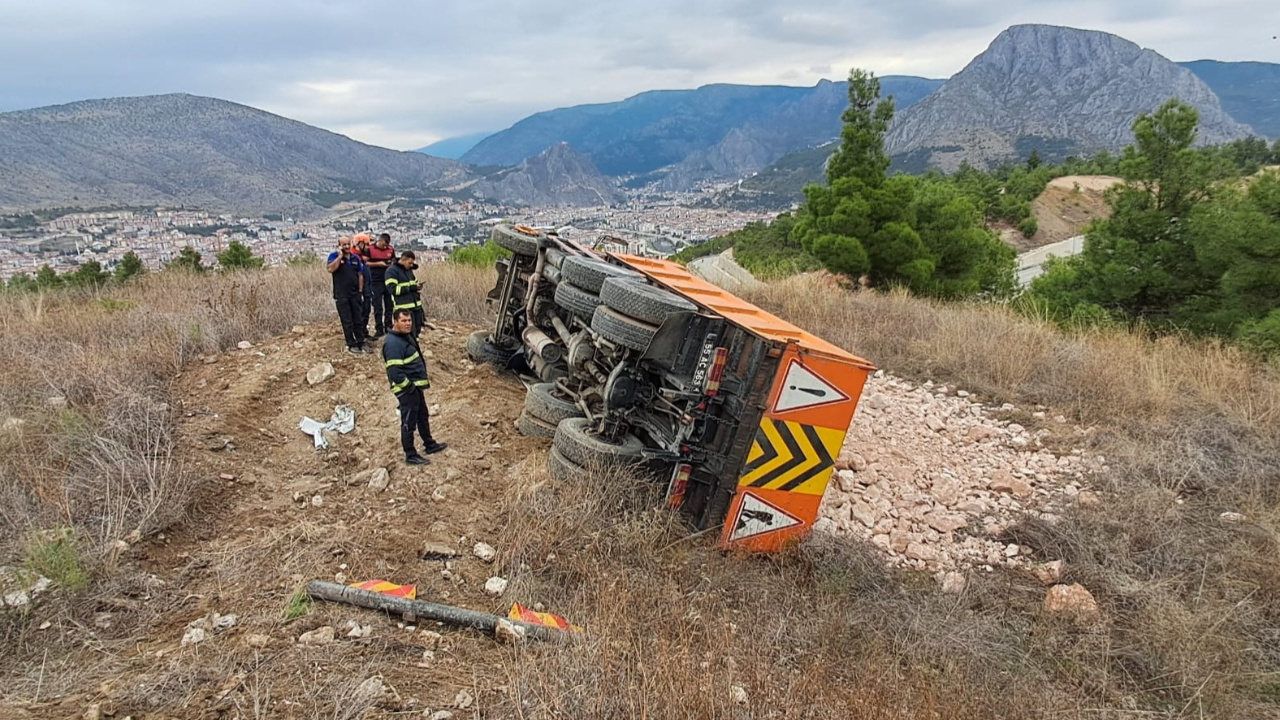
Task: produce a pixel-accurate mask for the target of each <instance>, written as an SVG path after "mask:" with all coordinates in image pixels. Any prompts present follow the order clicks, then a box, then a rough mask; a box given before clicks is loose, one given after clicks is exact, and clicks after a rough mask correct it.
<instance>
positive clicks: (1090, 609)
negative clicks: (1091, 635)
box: [1044, 583, 1101, 622]
mask: <svg viewBox="0 0 1280 720" xmlns="http://www.w3.org/2000/svg"><path fill="white" fill-rule="evenodd" d="M1044 610H1045V612H1047V613H1049V614H1051V615H1064V616H1070V617H1072V618H1074V619H1076V620H1078V621H1080V622H1094V621H1096V620H1097V619H1098V618H1099V617H1100V616H1101V611H1100V610H1099V609H1098V603H1097V601H1096V600H1094V599H1093V594H1092V593H1090V592H1089V591H1088V590H1086V589H1085V587H1084V586H1083V585H1081V584H1079V583H1075V584H1072V585H1054V586H1053V587H1051V588H1049V592H1047V593H1045V596H1044Z"/></svg>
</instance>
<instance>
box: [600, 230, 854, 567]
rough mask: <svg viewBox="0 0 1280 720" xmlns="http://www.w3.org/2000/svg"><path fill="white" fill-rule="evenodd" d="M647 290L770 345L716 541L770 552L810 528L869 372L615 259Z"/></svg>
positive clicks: (675, 278)
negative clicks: (757, 411) (742, 459)
mask: <svg viewBox="0 0 1280 720" xmlns="http://www.w3.org/2000/svg"><path fill="white" fill-rule="evenodd" d="M614 257H616V258H617V259H618V260H621V261H622V262H623V263H625V264H626V265H628V266H630V267H631V268H633V269H635V270H637V271H639V272H642V273H644V274H645V275H647V276H648V277H649V278H650V279H652V280H653V281H654V282H656V283H658V284H659V285H662V286H664V287H666V288H667V289H669V290H671V291H673V292H675V293H677V294H679V295H681V296H683V297H686V298H688V299H689V300H692V301H693V302H694V303H696V304H697V305H699V306H700V307H702V308H703V309H704V310H706V311H710V312H712V313H715V314H717V315H720V316H721V317H724V318H725V319H726V320H728V321H729V322H731V323H733V324H735V325H737V326H739V327H741V328H743V329H744V330H747V331H749V332H751V333H754V334H755V335H757V336H759V337H762V338H765V339H767V340H770V341H773V342H774V343H775V346H774V347H775V350H774V351H771V352H775V351H776V352H777V353H778V356H780V358H781V359H780V362H779V365H778V370H777V373H776V375H775V377H774V380H773V384H772V387H771V389H770V391H769V396H768V398H767V399H766V400H765V406H764V413H763V416H762V417H761V419H760V425H759V427H758V428H757V430H756V436H755V440H754V442H753V443H752V446H751V450H750V453H749V454H748V455H747V459H746V463H745V464H744V465H743V467H742V469H741V471H740V473H739V476H738V487H737V491H736V493H735V494H734V497H733V500H732V502H731V503H730V505H729V512H728V515H727V517H726V520H725V523H724V526H723V528H722V529H721V533H720V546H721V548H723V549H726V550H742V551H746V552H776V551H779V550H782V549H784V548H786V547H788V546H790V545H792V544H794V543H797V542H799V541H800V540H801V539H803V538H804V536H805V535H807V534H808V532H809V530H810V529H811V528H812V527H813V523H814V522H815V521H817V519H818V509H819V506H820V505H821V504H822V496H823V493H825V492H826V489H827V484H828V483H829V482H830V480H831V475H832V473H833V472H834V469H835V467H834V466H835V462H836V459H837V458H838V457H839V454H840V448H841V446H842V445H843V444H844V437H845V434H846V432H847V431H848V429H849V423H850V422H852V420H853V414H854V411H855V410H856V409H857V406H858V399H859V397H860V396H861V395H862V388H863V385H865V384H866V381H867V376H868V375H869V374H870V373H872V372H874V371H875V369H876V368H875V366H874V365H872V364H871V363H870V362H868V361H867V360H865V359H863V358H860V357H857V356H856V355H852V354H850V353H848V352H846V351H845V350H843V349H842V348H839V347H836V346H835V345H832V344H831V343H829V342H827V341H826V340H823V339H822V338H820V337H818V336H816V335H813V334H811V333H808V332H805V331H804V330H801V329H800V328H798V327H796V326H795V325H792V324H791V323H789V322H787V321H785V320H783V319H782V318H779V317H777V316H776V315H772V314H770V313H768V312H765V311H764V310H762V309H760V308H758V307H756V306H755V305H752V304H751V303H749V302H747V301H745V300H743V299H741V298H739V297H737V296H736V295H733V294H731V293H728V292H726V291H725V290H723V289H721V288H719V287H717V286H715V285H712V284H711V283H709V282H707V281H705V280H702V279H700V278H697V277H694V276H693V275H691V274H689V272H688V271H687V270H685V269H684V268H683V267H682V266H680V265H677V264H676V263H673V262H669V261H666V260H654V259H651V258H643V257H636V256H633V255H615V256H614Z"/></svg>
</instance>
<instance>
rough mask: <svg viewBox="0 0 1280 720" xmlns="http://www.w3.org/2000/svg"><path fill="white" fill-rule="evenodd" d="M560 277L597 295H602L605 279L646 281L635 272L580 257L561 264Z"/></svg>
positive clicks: (568, 259) (571, 258)
mask: <svg viewBox="0 0 1280 720" xmlns="http://www.w3.org/2000/svg"><path fill="white" fill-rule="evenodd" d="M560 277H562V278H564V281H565V282H568V283H570V284H573V285H577V286H578V287H580V288H582V289H583V290H586V291H588V292H593V293H596V294H597V295H598V294H600V286H601V285H602V284H603V283H604V279H605V278H610V277H616V278H627V279H631V280H638V281H643V280H644V276H643V275H641V274H640V273H638V272H636V271H635V270H629V269H627V268H624V267H620V266H618V265H614V264H612V263H607V262H605V261H603V260H597V259H595V258H589V257H582V256H580V255H575V256H573V257H567V258H565V259H564V262H563V263H561V264H560Z"/></svg>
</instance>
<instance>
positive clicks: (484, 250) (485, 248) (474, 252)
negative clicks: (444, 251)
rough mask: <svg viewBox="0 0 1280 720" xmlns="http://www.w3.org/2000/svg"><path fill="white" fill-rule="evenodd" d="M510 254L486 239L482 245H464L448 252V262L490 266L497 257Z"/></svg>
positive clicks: (480, 266) (479, 266)
mask: <svg viewBox="0 0 1280 720" xmlns="http://www.w3.org/2000/svg"><path fill="white" fill-rule="evenodd" d="M510 256H511V253H510V252H509V251H507V250H505V249H503V248H500V247H498V246H497V245H495V244H494V242H493V241H492V240H486V241H485V243H484V244H483V245H464V246H462V247H460V248H458V249H457V250H454V251H453V252H451V253H449V262H452V263H458V264H459V265H470V266H471V267H478V268H491V267H493V265H494V263H496V262H498V260H499V259H501V258H504V257H510Z"/></svg>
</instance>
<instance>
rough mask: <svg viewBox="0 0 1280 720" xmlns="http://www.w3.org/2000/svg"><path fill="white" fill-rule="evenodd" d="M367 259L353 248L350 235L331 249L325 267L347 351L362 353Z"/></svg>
mask: <svg viewBox="0 0 1280 720" xmlns="http://www.w3.org/2000/svg"><path fill="white" fill-rule="evenodd" d="M363 268H364V261H363V260H361V259H360V256H359V255H358V254H356V253H355V252H353V251H352V249H351V238H345V237H344V238H342V239H340V240H338V249H337V250H335V251H333V252H332V253H329V259H328V260H327V261H326V262H325V269H326V270H328V271H329V274H330V275H331V276H332V277H333V302H334V304H335V305H337V307H338V319H339V320H340V321H342V335H343V337H344V338H345V339H346V341H347V352H349V353H356V354H359V353H363V352H367V351H366V350H365V349H364V341H365V337H364V335H365V328H364V326H363V324H362V323H361V321H360V318H361V308H362V302H363V300H362V297H363V295H364V269H363Z"/></svg>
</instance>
